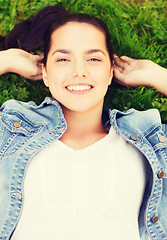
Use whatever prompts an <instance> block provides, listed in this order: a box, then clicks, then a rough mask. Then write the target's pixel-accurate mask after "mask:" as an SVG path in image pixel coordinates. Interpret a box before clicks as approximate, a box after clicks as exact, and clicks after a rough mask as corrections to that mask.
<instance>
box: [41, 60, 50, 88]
mask: <svg viewBox="0 0 167 240" xmlns="http://www.w3.org/2000/svg"><path fill="white" fill-rule="evenodd" d="M42 78H43V82H44V84H45V86H46V87H49V85H48V78H47V71H46V67H45V66H44V64H42Z"/></svg>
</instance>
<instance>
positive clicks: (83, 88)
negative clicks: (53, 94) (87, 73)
mask: <svg viewBox="0 0 167 240" xmlns="http://www.w3.org/2000/svg"><path fill="white" fill-rule="evenodd" d="M92 88H93V86H92V85H84V84H76V85H68V86H66V89H67V90H68V91H70V92H73V93H85V92H87V91H89V90H91V89H92Z"/></svg>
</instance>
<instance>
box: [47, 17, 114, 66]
mask: <svg viewBox="0 0 167 240" xmlns="http://www.w3.org/2000/svg"><path fill="white" fill-rule="evenodd" d="M68 22H78V23H88V24H91V25H93V26H95V27H96V28H97V29H99V30H100V31H102V32H103V33H104V35H105V39H106V47H107V51H108V53H109V57H110V61H111V64H112V61H113V47H112V43H111V39H110V33H109V30H108V27H107V25H106V24H105V23H104V22H103V21H102V20H100V19H99V18H97V17H94V16H90V15H88V14H83V13H73V14H68V15H65V16H63V17H61V18H59V19H57V20H56V21H55V22H54V23H53V24H52V25H51V26H50V28H49V29H48V31H46V33H45V35H44V57H43V60H42V62H43V64H44V65H46V62H47V56H48V53H49V50H50V46H51V36H52V33H53V32H54V31H55V30H56V29H58V28H59V27H61V26H63V25H65V24H66V23H68Z"/></svg>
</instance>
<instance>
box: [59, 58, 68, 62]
mask: <svg viewBox="0 0 167 240" xmlns="http://www.w3.org/2000/svg"><path fill="white" fill-rule="evenodd" d="M69 61H70V60H69V59H67V58H60V59H57V61H56V62H69Z"/></svg>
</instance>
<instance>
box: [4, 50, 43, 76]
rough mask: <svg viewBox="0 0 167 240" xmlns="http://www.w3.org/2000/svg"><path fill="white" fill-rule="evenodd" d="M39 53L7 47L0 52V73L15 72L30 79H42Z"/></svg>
mask: <svg viewBox="0 0 167 240" xmlns="http://www.w3.org/2000/svg"><path fill="white" fill-rule="evenodd" d="M41 58H42V56H41V55H33V54H31V53H28V52H26V51H24V50H22V49H16V48H12V49H8V50H4V51H1V52H0V74H4V73H7V72H14V73H17V74H19V75H21V76H23V77H25V78H28V79H31V80H34V81H36V80H41V79H42V67H41V64H40V63H39V61H40V60H41Z"/></svg>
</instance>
